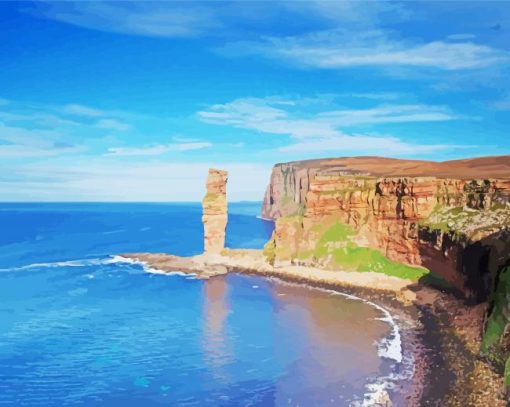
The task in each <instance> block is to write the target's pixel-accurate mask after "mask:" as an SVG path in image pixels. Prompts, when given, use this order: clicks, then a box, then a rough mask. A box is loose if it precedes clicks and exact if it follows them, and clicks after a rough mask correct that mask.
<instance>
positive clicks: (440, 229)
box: [262, 156, 510, 363]
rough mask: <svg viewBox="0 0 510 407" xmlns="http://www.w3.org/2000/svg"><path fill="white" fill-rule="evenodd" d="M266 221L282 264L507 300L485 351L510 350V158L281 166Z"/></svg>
mask: <svg viewBox="0 0 510 407" xmlns="http://www.w3.org/2000/svg"><path fill="white" fill-rule="evenodd" d="M262 216H263V217H264V218H267V219H273V220H275V231H274V233H273V236H272V239H271V240H270V241H269V242H268V243H267V244H266V247H265V254H266V257H267V258H268V260H269V261H271V262H273V263H279V264H285V263H286V262H289V263H300V264H314V265H319V266H321V267H325V268H330V269H337V268H338V269H351V270H357V271H378V272H381V273H385V274H392V275H398V276H403V277H405V278H411V279H415V280H416V281H418V280H420V281H422V282H425V281H428V282H431V283H436V284H438V285H451V286H453V287H455V289H457V290H458V291H459V292H461V293H462V294H463V295H464V296H465V298H466V299H468V300H469V301H470V302H473V303H479V302H483V301H486V300H488V299H489V298H496V299H497V298H499V300H498V301H500V303H499V304H496V303H495V302H492V303H491V306H490V308H489V320H488V321H489V322H488V325H489V329H492V333H491V335H492V336H491V339H490V340H486V341H485V344H486V345H485V346H486V348H488V347H489V346H493V347H500V348H505V349H506V350H505V351H504V352H507V353H508V351H510V349H508V348H509V347H510V340H508V337H510V323H509V322H510V311H509V310H510V304H509V302H510V301H509V299H508V297H510V292H509V291H505V293H504V294H501V295H499V297H498V296H497V295H496V294H495V293H498V292H501V290H502V287H503V288H504V289H505V290H507V288H508V286H507V285H508V283H507V282H506V281H507V280H508V279H506V278H503V277H504V276H505V275H506V274H505V273H503V272H502V270H504V269H505V267H506V266H508V265H509V264H510V156H499V157H484V158H474V159H467V160H456V161H446V162H430V161H414V160H397V159H390V158H380V157H352V158H333V159H324V160H309V161H296V162H290V163H284V164H277V165H275V166H274V168H273V171H272V174H271V180H270V184H269V186H268V188H267V191H266V194H265V197H264V203H263V208H262ZM429 271H430V272H431V273H429ZM505 284H506V285H505ZM507 293H508V295H507ZM496 314H497V318H496V317H495V315H496ZM496 319H497V323H496V322H494V320H496ZM505 341H506V342H505ZM503 342H504V343H503ZM504 352H503V353H504ZM509 363H510V362H509Z"/></svg>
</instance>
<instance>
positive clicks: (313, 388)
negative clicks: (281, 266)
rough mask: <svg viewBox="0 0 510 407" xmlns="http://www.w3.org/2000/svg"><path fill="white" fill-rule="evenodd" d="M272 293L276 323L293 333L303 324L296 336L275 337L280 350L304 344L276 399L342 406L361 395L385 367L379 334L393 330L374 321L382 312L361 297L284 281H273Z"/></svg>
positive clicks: (288, 369) (278, 386) (278, 383)
mask: <svg viewBox="0 0 510 407" xmlns="http://www.w3.org/2000/svg"><path fill="white" fill-rule="evenodd" d="M273 298H275V300H276V302H275V311H276V313H275V314H276V316H275V320H276V321H275V322H276V323H277V324H279V325H280V326H281V327H282V329H283V330H284V331H287V332H289V333H291V332H292V331H293V330H296V329H299V334H298V333H297V332H296V336H293V335H282V337H280V338H276V342H275V347H276V349H288V348H301V351H300V352H299V353H296V355H295V360H294V361H293V362H292V363H291V364H290V365H289V367H288V368H287V371H286V373H285V374H284V375H283V376H282V377H281V379H280V380H278V382H277V383H276V386H277V391H276V393H275V394H276V399H275V404H277V405H285V404H286V403H291V404H294V403H297V404H301V405H312V404H313V405H317V404H318V403H319V404H323V403H324V404H329V405H331V403H333V405H334V404H338V405H343V403H344V402H346V401H345V400H347V399H348V400H351V399H352V398H353V397H354V396H355V395H356V394H358V395H359V394H362V393H363V387H364V385H365V383H366V378H367V377H369V376H376V375H377V374H378V372H379V371H380V367H381V362H382V361H381V359H380V358H379V357H378V355H377V348H376V346H375V342H376V339H377V338H381V337H382V336H384V335H386V334H387V333H388V331H389V328H388V326H387V325H385V324H384V323H382V322H380V321H376V320H375V318H377V317H378V316H380V315H379V314H378V312H377V310H375V309H374V308H371V307H369V306H367V305H366V304H364V303H363V302H361V301H357V300H351V299H347V298H345V297H341V296H334V295H331V294H330V293H327V292H324V291H320V290H315V289H309V288H306V287H300V286H297V285H291V284H285V283H276V284H274V285H273ZM297 335H299V337H298V336H297ZM299 342H300V343H299ZM296 345H297V346H296ZM276 353H277V354H278V353H279V351H278V350H276Z"/></svg>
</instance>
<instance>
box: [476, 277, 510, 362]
mask: <svg viewBox="0 0 510 407" xmlns="http://www.w3.org/2000/svg"><path fill="white" fill-rule="evenodd" d="M508 293H510V267H506V268H505V269H503V270H502V271H501V272H500V275H499V282H498V286H497V287H496V291H495V292H494V294H493V295H492V298H491V304H492V312H491V314H490V317H489V319H488V321H487V329H486V330H485V334H484V337H483V341H482V348H481V349H482V352H484V353H485V354H486V356H488V357H489V358H495V357H496V356H497V359H498V360H499V359H501V355H500V353H501V351H503V353H508V352H506V350H504V349H500V346H499V342H500V339H501V337H502V336H503V332H504V330H505V325H506V324H507V322H508V320H507V318H506V316H505V309H507V308H508V303H509V301H508V299H507V294H508ZM506 356H509V355H508V354H507V355H506ZM500 363H501V361H500Z"/></svg>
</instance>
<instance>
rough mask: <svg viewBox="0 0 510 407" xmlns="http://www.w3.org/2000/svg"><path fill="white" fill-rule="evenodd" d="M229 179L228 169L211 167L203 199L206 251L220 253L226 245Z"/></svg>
mask: <svg viewBox="0 0 510 407" xmlns="http://www.w3.org/2000/svg"><path fill="white" fill-rule="evenodd" d="M227 179H228V172H227V171H223V170H217V169H214V168H211V169H209V175H208V177H207V183H206V190H207V192H206V194H205V197H204V199H203V201H202V215H203V216H202V223H203V224H204V253H220V252H221V251H222V250H223V248H224V247H225V228H226V227H227Z"/></svg>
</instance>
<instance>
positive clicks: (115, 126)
mask: <svg viewBox="0 0 510 407" xmlns="http://www.w3.org/2000/svg"><path fill="white" fill-rule="evenodd" d="M96 127H99V128H100V129H108V130H117V131H127V130H131V125H129V124H127V123H124V122H121V121H120V120H117V119H101V120H99V121H98V122H97V123H96Z"/></svg>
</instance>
